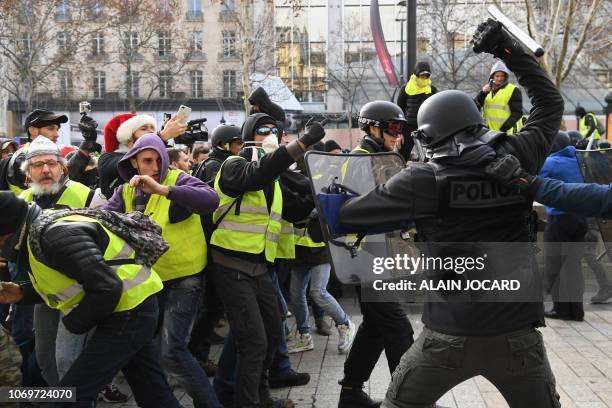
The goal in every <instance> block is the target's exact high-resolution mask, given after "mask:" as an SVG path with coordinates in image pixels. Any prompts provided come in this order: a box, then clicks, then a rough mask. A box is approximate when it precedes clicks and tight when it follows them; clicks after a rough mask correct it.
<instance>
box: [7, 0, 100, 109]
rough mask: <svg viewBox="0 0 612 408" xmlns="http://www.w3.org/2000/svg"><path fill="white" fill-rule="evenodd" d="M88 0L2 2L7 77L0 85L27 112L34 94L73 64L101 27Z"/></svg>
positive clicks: (32, 103) (12, 0)
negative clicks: (91, 10) (91, 22)
mask: <svg viewBox="0 0 612 408" xmlns="http://www.w3.org/2000/svg"><path fill="white" fill-rule="evenodd" d="M89 3H90V2H89V1H87V0H72V1H70V2H68V1H66V0H58V1H33V0H3V1H2V2H0V53H2V55H3V57H4V61H5V63H6V65H7V67H6V72H7V78H5V79H3V80H1V81H0V87H2V88H4V89H5V90H6V91H7V92H8V93H9V94H10V95H11V96H12V97H14V98H15V99H16V100H17V101H18V102H19V103H21V104H23V106H24V107H25V110H26V112H29V111H31V110H32V108H33V105H34V100H35V98H36V95H37V92H39V91H41V90H44V89H45V88H46V87H50V86H49V85H50V82H51V81H52V80H53V79H54V78H55V77H56V76H58V74H59V73H60V71H62V70H65V69H67V68H68V67H69V66H70V65H71V64H72V63H74V62H75V56H76V55H77V54H78V52H79V50H80V49H81V48H82V47H83V46H84V45H85V44H87V43H88V38H90V37H91V36H92V35H94V34H95V32H96V31H97V30H98V29H99V27H95V26H92V25H91V24H85V22H86V21H87V20H89V19H91V12H90V7H89V6H90V4H89Z"/></svg>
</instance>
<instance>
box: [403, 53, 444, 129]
mask: <svg viewBox="0 0 612 408" xmlns="http://www.w3.org/2000/svg"><path fill="white" fill-rule="evenodd" d="M430 78H431V66H430V65H429V63H428V62H427V61H419V62H417V63H416V65H415V67H414V72H413V73H412V74H411V75H410V79H409V80H408V82H406V86H405V87H404V88H403V89H402V90H401V91H400V92H399V95H398V96H397V104H398V105H399V107H400V108H401V109H402V111H403V112H404V116H405V117H406V131H407V132H406V134H407V135H410V133H411V132H412V131H414V130H416V128H417V114H418V112H419V108H420V107H421V105H422V104H423V102H425V100H427V98H429V97H430V96H432V95H435V94H436V92H438V89H437V88H436V87H435V86H433V85H432V84H431V79H430Z"/></svg>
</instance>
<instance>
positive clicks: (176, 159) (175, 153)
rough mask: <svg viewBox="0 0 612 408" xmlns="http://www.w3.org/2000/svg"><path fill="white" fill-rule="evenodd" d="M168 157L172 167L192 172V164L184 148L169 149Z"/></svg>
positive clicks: (188, 172)
mask: <svg viewBox="0 0 612 408" xmlns="http://www.w3.org/2000/svg"><path fill="white" fill-rule="evenodd" d="M168 157H169V158H170V166H172V168H174V169H177V170H180V171H182V172H185V173H187V174H190V172H191V164H190V163H189V155H188V154H187V153H185V151H184V150H183V149H168Z"/></svg>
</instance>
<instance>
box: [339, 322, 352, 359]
mask: <svg viewBox="0 0 612 408" xmlns="http://www.w3.org/2000/svg"><path fill="white" fill-rule="evenodd" d="M354 339H355V323H353V322H352V321H350V320H349V322H348V324H341V325H340V326H338V353H340V354H346V353H348V351H349V350H350V349H351V345H352V344H353V340H354Z"/></svg>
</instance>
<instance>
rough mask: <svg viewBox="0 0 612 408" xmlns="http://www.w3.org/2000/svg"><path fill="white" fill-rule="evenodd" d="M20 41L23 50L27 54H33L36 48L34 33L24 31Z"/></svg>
mask: <svg viewBox="0 0 612 408" xmlns="http://www.w3.org/2000/svg"><path fill="white" fill-rule="evenodd" d="M20 43H21V44H20V45H21V52H23V53H24V54H25V55H30V54H32V50H33V48H34V47H33V44H32V34H30V33H23V35H22V36H21V40H20Z"/></svg>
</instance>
